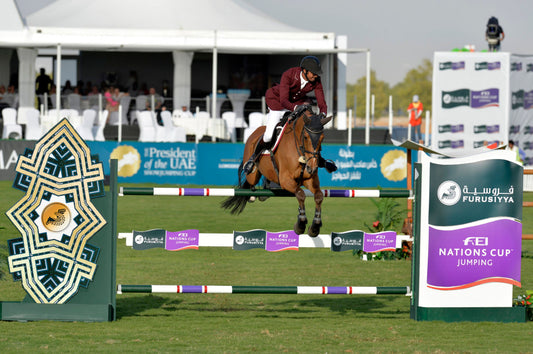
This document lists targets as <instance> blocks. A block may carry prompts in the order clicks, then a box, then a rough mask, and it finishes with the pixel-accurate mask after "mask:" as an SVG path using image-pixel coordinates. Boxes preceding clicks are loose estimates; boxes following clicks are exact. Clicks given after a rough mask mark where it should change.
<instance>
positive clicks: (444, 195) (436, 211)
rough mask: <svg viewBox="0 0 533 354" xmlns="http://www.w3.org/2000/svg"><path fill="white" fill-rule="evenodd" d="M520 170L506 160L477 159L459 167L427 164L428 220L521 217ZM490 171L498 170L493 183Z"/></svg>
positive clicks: (455, 221) (443, 223)
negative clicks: (429, 194)
mask: <svg viewBox="0 0 533 354" xmlns="http://www.w3.org/2000/svg"><path fill="white" fill-rule="evenodd" d="M521 169H522V168H521V166H519V165H517V164H516V163H514V162H510V161H507V160H487V161H478V162H474V163H470V164H466V165H463V166H461V168H460V169H459V168H453V167H450V166H449V165H440V164H431V167H430V183H431V186H432V187H431V188H432V190H430V193H431V196H430V200H429V208H430V210H431V211H432V212H431V213H430V215H429V223H430V224H431V225H438V226H450V225H458V224H466V223H470V222H474V221H476V220H480V219H483V218H490V217H502V216H505V217H510V218H515V219H521V218H522V184H523V179H522V174H521ZM494 171H498V175H499V182H497V183H495V181H494Z"/></svg>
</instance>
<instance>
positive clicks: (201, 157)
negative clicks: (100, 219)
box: [88, 142, 416, 188]
mask: <svg viewBox="0 0 533 354" xmlns="http://www.w3.org/2000/svg"><path fill="white" fill-rule="evenodd" d="M88 145H89V147H90V148H91V151H92V152H93V153H94V154H98V155H99V158H100V161H103V162H104V172H105V173H106V174H109V164H108V163H107V161H109V159H110V158H116V159H118V165H119V171H118V174H119V183H147V182H150V183H160V184H175V185H176V184H177V185H186V184H197V185H211V186H228V185H235V184H236V183H237V179H238V169H239V165H240V163H241V158H242V154H243V150H244V144H240V143H238V144H230V143H217V144H194V143H177V144H171V143H141V142H123V143H120V144H118V143H117V142H88ZM322 156H324V158H327V159H331V160H333V161H335V163H336V165H337V167H338V170H337V171H335V172H334V173H328V172H327V171H326V170H325V169H323V168H321V169H319V178H320V184H321V186H322V187H353V186H354V185H355V186H357V187H358V188H365V187H366V188H372V187H376V186H380V187H383V188H404V187H405V182H406V180H407V153H406V151H405V150H404V149H399V148H396V147H394V146H392V145H380V146H349V147H348V146H340V145H323V146H322ZM413 158H414V159H415V160H416V154H415V155H413Z"/></svg>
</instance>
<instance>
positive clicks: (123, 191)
mask: <svg viewBox="0 0 533 354" xmlns="http://www.w3.org/2000/svg"><path fill="white" fill-rule="evenodd" d="M304 191H305V195H306V196H307V197H311V196H313V194H312V193H311V191H309V190H307V189H305V190H304ZM322 193H323V194H324V197H328V198H412V197H413V193H412V191H411V190H409V189H323V190H322ZM125 195H157V196H176V197H233V196H249V197H294V194H293V193H291V192H288V191H286V190H283V189H277V190H276V189H274V190H273V189H256V190H254V191H252V190H250V189H233V188H179V187H174V188H172V187H171V188H162V187H161V188H160V187H153V188H151V187H150V188H137V187H120V189H119V196H125Z"/></svg>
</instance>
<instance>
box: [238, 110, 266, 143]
mask: <svg viewBox="0 0 533 354" xmlns="http://www.w3.org/2000/svg"><path fill="white" fill-rule="evenodd" d="M264 120H265V115H264V114H263V113H261V112H252V113H250V115H249V116H248V128H245V129H244V133H243V139H242V141H243V142H244V143H246V141H247V140H248V138H249V137H250V135H252V133H253V132H254V131H255V130H256V129H257V128H259V127H260V126H262V125H263V122H264Z"/></svg>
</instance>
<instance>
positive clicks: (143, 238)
mask: <svg viewBox="0 0 533 354" xmlns="http://www.w3.org/2000/svg"><path fill="white" fill-rule="evenodd" d="M165 234H166V231H165V230H163V229H153V230H148V231H135V230H133V249H134V250H147V249H150V248H165Z"/></svg>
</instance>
